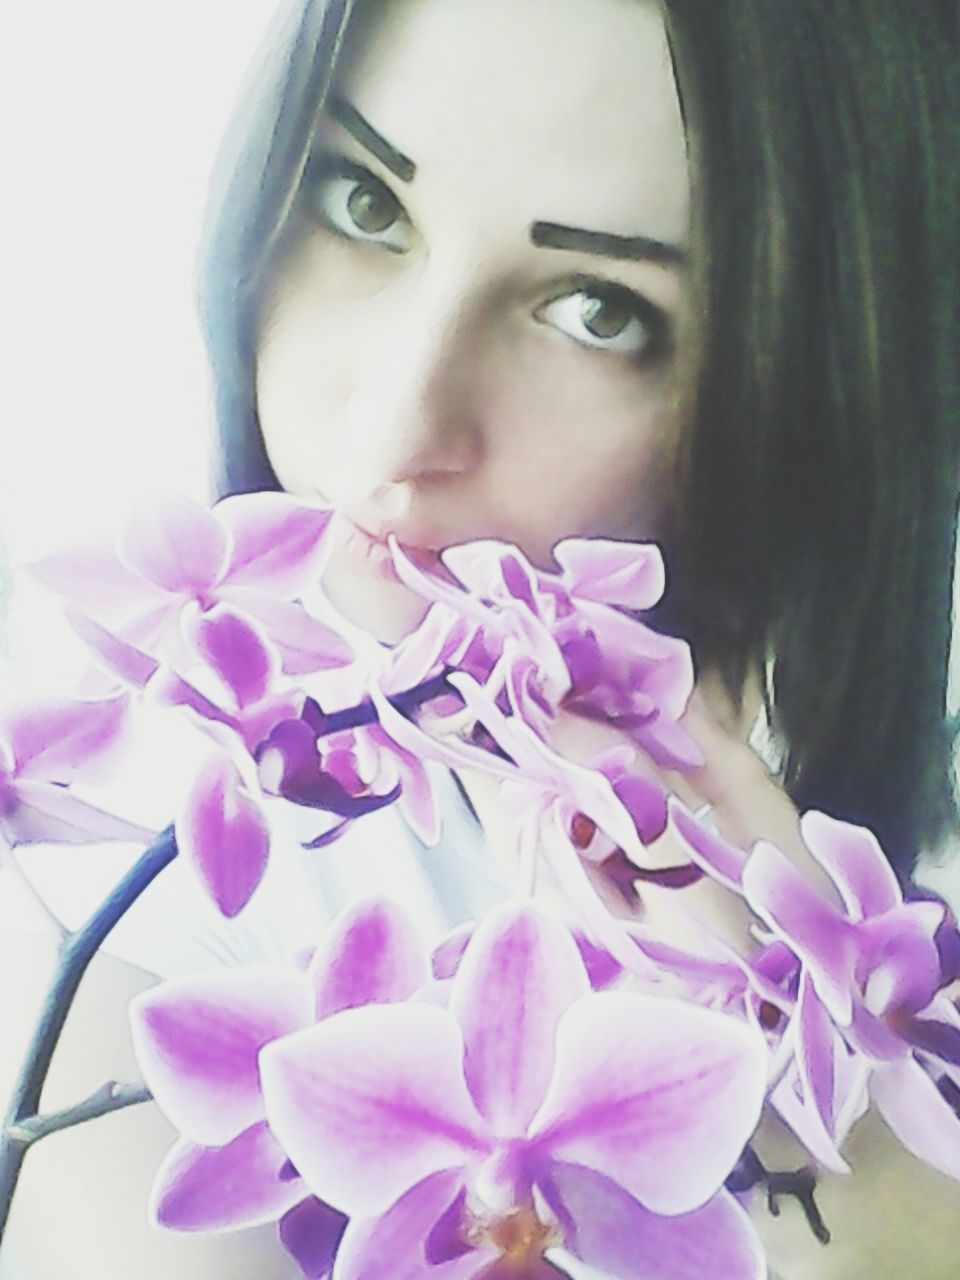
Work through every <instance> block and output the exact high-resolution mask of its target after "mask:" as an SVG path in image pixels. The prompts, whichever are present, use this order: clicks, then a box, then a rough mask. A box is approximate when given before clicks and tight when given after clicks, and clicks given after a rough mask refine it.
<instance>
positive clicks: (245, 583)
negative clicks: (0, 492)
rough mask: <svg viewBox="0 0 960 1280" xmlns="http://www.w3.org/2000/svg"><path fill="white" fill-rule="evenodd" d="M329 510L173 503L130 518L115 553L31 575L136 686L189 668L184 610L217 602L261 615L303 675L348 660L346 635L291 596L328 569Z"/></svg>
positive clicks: (287, 661) (279, 497)
mask: <svg viewBox="0 0 960 1280" xmlns="http://www.w3.org/2000/svg"><path fill="white" fill-rule="evenodd" d="M330 517H331V512H330V511H325V510H318V509H316V508H313V507H307V506H305V505H303V504H302V503H300V502H297V501H296V500H295V499H294V498H291V497H290V496H289V495H287V494H281V493H256V494H241V495H237V496H234V497H230V498H225V499H224V500H223V501H222V502H220V503H218V504H217V506H216V507H215V508H214V510H213V511H210V510H208V509H207V508H206V507H203V506H201V505H200V504H199V503H197V502H193V501H192V500H190V499H188V498H183V497H177V498H168V499H166V500H165V501H164V502H163V503H158V504H154V505H151V506H148V507H146V508H144V509H143V510H142V511H140V512H139V513H138V514H137V515H136V516H135V517H134V518H133V519H132V520H131V522H130V524H129V526H128V528H127V530H126V532H125V534H124V536H123V537H122V538H121V540H120V543H119V545H118V548H117V552H116V554H113V553H111V552H102V551H89V550H88V551H69V552H60V553H58V554H56V555H53V556H48V557H46V558H45V559H43V560H41V561H38V562H37V563H36V564H34V565H32V566H31V572H32V573H33V575H34V577H35V578H37V579H38V580H39V581H40V582H41V583H43V584H44V585H45V586H47V587H49V588H50V589H51V590H53V591H55V592H57V594H59V595H60V596H62V597H63V599H64V600H65V601H66V602H67V604H68V606H69V609H68V616H69V617H70V619H71V621H72V622H73V624H74V626H75V627H76V629H77V631H78V632H79V634H80V635H81V638H82V639H84V640H85V641H86V643H87V644H88V646H89V647H90V648H91V649H92V650H93V652H94V653H95V654H96V655H97V656H98V657H99V659H100V660H101V662H102V663H104V664H105V665H106V666H107V668H108V669H109V670H110V671H111V672H113V673H114V674H115V675H117V676H119V677H120V679H122V680H124V681H127V682H129V683H132V684H134V685H143V684H144V683H145V682H146V680H147V679H149V677H150V675H151V674H152V673H153V671H154V670H155V669H156V665H157V663H158V662H160V661H170V660H172V661H174V662H175V663H176V664H177V665H179V666H182V665H183V663H184V661H186V660H187V659H188V657H189V654H188V649H187V646H186V644H185V641H184V638H183V636H182V635H181V634H180V629H179V624H180V619H181V616H182V614H183V611H184V609H185V607H187V606H189V605H193V606H194V608H197V609H199V610H200V611H201V612H206V611H207V610H209V609H211V608H212V607H213V606H214V605H215V604H217V603H218V602H223V603H227V604H230V605H232V606H233V607H234V608H235V609H238V610H240V611H242V612H243V613H244V614H245V615H247V616H248V617H251V618H256V619H257V621H258V622H259V623H260V625H261V626H262V627H263V628H264V629H265V631H266V632H267V634H268V635H269V636H270V639H271V641H272V643H273V644H274V645H275V646H276V648H277V650H278V652H279V654H280V657H281V661H282V666H283V670H284V671H285V672H286V673H287V674H292V675H297V674H303V673H304V672H309V671H316V670H318V669H322V668H324V667H328V666H339V665H341V664H344V663H347V662H349V661H350V660H351V658H352V652H351V650H350V648H349V646H348V645H347V644H346V642H345V641H344V640H343V639H342V638H341V637H340V636H338V635H336V634H335V633H334V632H332V631H331V630H330V629H329V628H328V627H326V626H325V625H324V624H322V623H321V622H319V621H318V620H317V619H316V618H313V617H312V616H311V615H310V614H308V613H307V612H306V610H305V609H303V608H302V607H301V606H300V605H299V604H296V603H294V600H295V598H296V597H297V596H298V595H300V594H301V593H302V591H303V590H304V589H305V588H306V587H308V586H309V585H311V584H312V583H314V582H316V581H317V579H318V578H319V577H320V574H321V573H322V570H323V566H324V564H325V562H326V558H327V555H328V527H329V524H330Z"/></svg>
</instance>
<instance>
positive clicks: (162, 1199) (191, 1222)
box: [147, 1121, 306, 1231]
mask: <svg viewBox="0 0 960 1280" xmlns="http://www.w3.org/2000/svg"><path fill="white" fill-rule="evenodd" d="M289 1170H290V1161H289V1160H288V1159H287V1154H286V1152H285V1151H284V1150H283V1148H282V1147H281V1146H280V1144H279V1143H278V1142H277V1140H276V1138H275V1137H274V1136H273V1134H272V1133H271V1132H270V1130H269V1128H268V1127H267V1125H266V1123H265V1122H264V1121H260V1122H259V1123H257V1124H254V1125H251V1127H250V1128H249V1129H245V1130H244V1132H243V1133H241V1134H239V1135H238V1136H237V1137H236V1138H234V1139H233V1141H232V1142H228V1143H227V1144H226V1146H222V1147H202V1146H197V1145H196V1143H193V1142H190V1141H189V1140H188V1139H185V1138H182V1139H181V1140H180V1141H179V1142H178V1143H176V1145H175V1146H174V1147H173V1148H172V1150H171V1151H170V1152H169V1154H168V1155H167V1156H166V1158H165V1159H164V1161H163V1163H162V1164H161V1166H160V1168H159V1170H158V1172H157V1176H156V1178H155V1179H154V1183H153V1189H152V1190H151V1192H150V1199H149V1202H148V1209H147V1211H148V1213H149V1215H150V1217H151V1220H152V1221H153V1222H155V1223H156V1224H157V1226H161V1227H169V1228H171V1229H172V1230H174V1231H237V1230H239V1229H240V1228H241V1227H258V1226H262V1225H263V1224H264V1223H265V1222H275V1221H276V1220H277V1218H279V1217H280V1215H281V1214H282V1213H286V1211H287V1210H288V1209H290V1208H291V1207H292V1206H293V1205H295V1204H298V1203H299V1202H300V1201H301V1200H302V1199H303V1197H304V1195H305V1194H306V1189H305V1188H304V1185H303V1181H302V1179H300V1178H298V1177H297V1176H296V1174H295V1173H293V1174H292V1175H291V1174H290V1172H289Z"/></svg>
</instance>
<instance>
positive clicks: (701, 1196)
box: [260, 904, 766, 1280]
mask: <svg viewBox="0 0 960 1280" xmlns="http://www.w3.org/2000/svg"><path fill="white" fill-rule="evenodd" d="M494 992H495V993H496V998H495V999H492V998H491V993H494ZM260 1075H261V1080H262V1083H263V1093H264V1099H265V1105H266V1114H267V1118H268V1121H269V1123H270V1126H271V1128H272V1131H273V1133H274V1134H275V1135H276V1137H277V1139H278V1140H279V1142H280V1144H281V1145H282V1146H283V1148H284V1149H285V1150H286V1152H287V1154H288V1156H289V1158H290V1160H291V1161H292V1162H293V1164H294V1166H295V1167H296V1169H297V1170H298V1172H299V1173H300V1175H301V1176H302V1177H303V1180H304V1183H305V1185H306V1186H307V1187H308V1188H309V1189H310V1190H311V1191H312V1192H313V1194H314V1195H316V1196H317V1197H318V1198H319V1199H321V1200H322V1201H324V1202H325V1203H328V1204H331V1205H333V1206H335V1207H336V1208H338V1209H339V1210H340V1211H341V1212H343V1213H344V1214H346V1215H347V1217H348V1218H349V1219H350V1221H349V1224H348V1226H347V1229H346V1232H345V1234H344V1237H343V1241H342V1243H341V1245H340V1249H339V1251H338V1254H337V1258H336V1262H335V1265H334V1270H333V1275H334V1277H335V1280H360V1277H365V1276H369V1275H371V1274H374V1273H377V1274H380V1273H382V1271H383V1266H384V1259H386V1258H389V1260H390V1275H391V1277H394V1278H395V1280H429V1277H432V1276H434V1275H437V1276H440V1275H443V1276H451V1277H453V1276H455V1277H458V1278H461V1280H468V1278H471V1277H480V1276H484V1277H488V1276H503V1277H506V1276H508V1275H509V1276H519V1275H523V1276H529V1277H540V1276H543V1277H546V1276H549V1275H553V1274H555V1268H553V1267H552V1266H551V1265H550V1263H549V1255H550V1251H551V1250H552V1249H556V1248H563V1249H565V1250H567V1251H568V1253H570V1254H572V1255H574V1256H575V1257H577V1258H579V1259H580V1260H582V1261H583V1262H585V1263H587V1264H588V1265H590V1266H597V1267H601V1268H603V1269H604V1270H606V1271H608V1272H610V1273H612V1274H613V1275H616V1276H618V1277H622V1280H633V1278H634V1277H636V1278H637V1280H640V1277H643V1278H644V1280H649V1278H650V1277H654V1278H656V1280H694V1278H696V1280H701V1277H702V1276H703V1275H704V1274H706V1273H709V1274H710V1275H711V1277H713V1280H753V1278H757V1280H759V1277H762V1276H763V1275H764V1274H765V1266H764V1262H763V1257H762V1250H761V1248H760V1246H759V1242H758V1240H757V1238H756V1236H755V1235H754V1232H753V1229H752V1227H751V1225H750V1223H749V1220H748V1218H747V1217H746V1215H745V1213H744V1212H743V1210H742V1209H741V1208H740V1206H739V1205H738V1204H737V1203H736V1201H735V1200H734V1198H733V1197H732V1196H731V1195H730V1194H729V1193H728V1192H727V1191H726V1190H725V1189H724V1187H723V1183H724V1179H725V1178H726V1177H727V1175H728V1174H729V1172H730V1170H731V1168H732V1167H733V1165H734V1163H735V1162H736V1160H737V1158H738V1156H739V1154H740V1152H741V1150H742V1148H743V1146H744V1144H745V1143H746V1142H747V1140H748V1139H749V1137H750V1135H751V1133H752V1131H753V1129H754V1126H755V1125H756V1123H757V1120H758V1117H759V1112H760V1106H761V1103H762V1100H763V1093H764V1085H765V1078H766V1053H765V1050H764V1046H763V1042H762V1039H761V1038H760V1037H759V1036H758V1035H757V1034H756V1032H755V1031H753V1030H752V1029H751V1028H749V1027H747V1026H746V1025H745V1024H743V1023H739V1022H736V1021H735V1020H733V1019H731V1018H726V1017H724V1016H722V1015H720V1014H716V1013H713V1012H710V1011H708V1010H703V1009H697V1008H694V1007H693V1006H691V1005H688V1004H684V1003H681V1002H678V1001H672V1000H667V999H656V998H653V997H649V996H643V995H638V994H635V993H633V992H627V991H606V992H593V991H591V989H590V984H589V981H588V977H587V972H586V969H585V967H584V964H583V961H582V960H581V958H580V954H579V952H578V950H577V946H576V944H575V942H574V940H573V938H572V937H571V935H570V933H569V932H568V931H567V930H566V929H565V928H564V927H563V926H562V925H561V924H560V923H559V922H558V921H556V920H555V919H552V918H550V917H549V916H547V915H545V914H543V913H542V912H540V911H539V910H537V909H535V908H533V907H532V906H530V905H519V906H518V905H515V904H507V905H506V906H504V907H501V908H500V909H498V910H497V911H495V912H493V913H492V914H491V915H489V916H488V917H486V918H485V919H484V920H483V921H482V923H481V924H480V925H479V926H478V927H477V929H476V931H475V932H474V933H473V935H472V937H471V939H470V942H469V944H468V946H467V949H466V951H465V953H464V956H463V958H462V960H461V962H460V964H459V966H458V969H457V973H456V977H455V978H454V979H453V982H452V985H451V988H450V1002H449V1008H441V1007H438V1006H437V1005H435V1004H429V1003H422V1002H416V1001H413V1002H411V1001H407V1002H404V1003H400V1004H393V1005H380V1006H376V1007H375V1006H372V1005H369V1006H366V1007H364V1008H353V1009H348V1010H345V1011H344V1012H342V1013H340V1014H338V1015H335V1016H333V1017H330V1018H327V1019H325V1020H324V1021H322V1022H320V1023H319V1024H318V1025H316V1026H313V1027H307V1028H305V1029H303V1030H300V1031H295V1032H293V1033H292V1034H290V1035H288V1036H286V1037H284V1038H282V1039H279V1040H272V1041H271V1043H269V1044H267V1045H266V1046H265V1047H264V1048H263V1049H262V1050H261V1053H260Z"/></svg>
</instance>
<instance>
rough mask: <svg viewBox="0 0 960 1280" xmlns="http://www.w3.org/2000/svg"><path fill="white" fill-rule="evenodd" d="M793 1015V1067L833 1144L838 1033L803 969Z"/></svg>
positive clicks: (834, 1141) (834, 1135) (834, 1138)
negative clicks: (794, 1043)
mask: <svg viewBox="0 0 960 1280" xmlns="http://www.w3.org/2000/svg"><path fill="white" fill-rule="evenodd" d="M796 1018H797V1049H796V1053H797V1068H798V1070H799V1073H800V1082H801V1085H802V1087H803V1092H804V1094H805V1096H806V1097H807V1099H808V1101H809V1104H810V1105H811V1106H813V1107H815V1108H816V1112H817V1115H818V1116H819V1118H820V1120H821V1121H822V1123H823V1127H824V1129H825V1130H826V1132H827V1134H828V1135H829V1137H830V1141H831V1142H833V1143H834V1144H837V1130H836V1116H835V1114H834V1086H835V1083H836V1080H835V1075H834V1058H835V1054H836V1051H837V1049H838V1045H837V1039H838V1036H837V1031H836V1028H835V1027H834V1025H833V1023H832V1022H831V1020H830V1015H829V1014H828V1013H827V1011H826V1009H825V1008H824V1006H823V1004H822V1003H821V1001H820V998H819V996H818V995H817V993H816V992H815V991H814V989H813V984H812V983H811V981H810V975H809V973H808V972H807V970H805V969H804V970H803V971H802V972H801V974H800V989H799V992H798V994H797V1010H796Z"/></svg>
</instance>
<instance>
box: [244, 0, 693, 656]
mask: <svg viewBox="0 0 960 1280" xmlns="http://www.w3.org/2000/svg"><path fill="white" fill-rule="evenodd" d="M372 12H373V13H374V14H375V18H374V20H373V21H363V20H362V21H361V22H360V24H359V25H356V24H355V29H354V30H353V31H351V33H350V38H349V40H348V44H347V49H346V56H345V57H344V59H343V61H342V63H341V67H340V70H339V74H338V77H337V81H336V85H335V93H334V97H333V98H332V100H331V103H330V105H329V106H328V107H327V109H326V110H325V113H324V117H323V119H322V121H321V122H320V125H319V128H318V130H317V138H316V143H315V146H314V150H313V154H312V157H311V160H310V163H309V165H308V169H307V173H306V175H305V178H304V183H303V185H302V187H301V191H300V194H299V195H298V197H297V202H296V205H295V208H294V211H293V215H292V219H291V224H290V227H289V231H288V234H287V237H286V243H287V246H288V247H287V248H286V250H285V252H284V253H283V255H282V257H281V260H280V264H279V267H278V269H277V273H276V277H275V279H274V281H273V283H272V287H271V289H270V291H269V293H268V296H267V298H266V302H265V306H264V308H263V312H262V316H261V325H260V338H259V353H258V364H257V397H258V409H259V415H260V422H261V426H262V430H263V436H264V441H265V444H266V449H267V453H268V455H269V458H270V461H271V464H272V465H273V468H274V470H275V472H276V474H277V477H278V479H279V480H280V482H281V484H282V485H283V487H284V488H285V489H287V490H288V491H289V492H291V493H294V494H297V495H300V496H302V497H304V498H307V499H311V500H323V501H326V502H329V503H331V504H332V505H334V506H336V507H337V508H339V509H340V510H341V511H342V512H343V513H344V514H345V516H346V517H347V518H348V519H347V520H345V521H344V522H343V526H342V533H341V537H340V541H339V543H338V545H337V547H336V549H335V552H334V555H333V559H332V562H331V565H330V569H329V572H328V575H327V578H326V580H325V582H326V586H327V590H328V592H329V594H330V596H331V598H332V599H333V601H334V603H335V604H336V605H337V606H338V607H340V608H341V609H342V610H343V611H344V612H346V613H347V614H348V615H352V616H353V617H354V618H355V620H356V621H358V622H359V623H361V625H364V626H367V627H368V628H370V629H371V630H372V631H374V632H375V633H376V634H379V635H380V636H381V638H383V639H395V638H396V637H397V636H398V635H400V634H403V632H404V631H405V630H407V629H408V628H409V627H410V626H411V625H413V624H414V623H415V622H416V621H417V620H418V618H419V614H420V608H421V606H420V604H419V602H415V601H413V600H412V598H411V597H410V596H409V595H408V593H407V592H406V591H405V589H404V588H403V587H401V586H400V584H399V583H397V582H396V581H395V580H391V575H390V573H389V571H388V569H387V568H386V565H385V560H386V558H385V556H384V555H383V553H382V547H378V546H377V545H375V544H374V545H371V542H370V539H369V538H367V537H365V536H363V534H362V533H360V534H357V533H356V532H354V528H355V527H356V528H359V529H360V530H362V531H366V533H367V534H371V535H374V537H375V538H376V537H380V538H382V537H384V536H386V534H387V533H389V532H395V533H396V535H397V536H398V538H399V539H400V541H401V542H402V543H405V544H407V545H409V546H411V547H414V548H420V549H424V550H427V551H437V550H439V549H442V548H444V547H446V546H449V545H451V544H454V543H458V542H465V541H469V540H473V539H476V538H482V537H495V538H500V539H504V540H507V541H512V542H516V543H517V544H518V545H519V546H520V547H521V548H523V550H524V551H525V552H526V553H527V555H528V556H530V558H531V559H532V560H533V561H534V562H535V563H537V564H539V565H540V566H541V567H543V568H549V567H551V564H552V558H551V550H552V548H553V546H554V545H555V544H556V543H557V542H558V541H559V540H560V539H561V538H563V537H566V536H569V535H574V534H586V535H607V536H613V537H625V538H644V537H650V536H653V535H654V534H655V532H656V529H657V526H658V517H659V514H660V511H661V509H662V499H663V493H664V484H665V477H666V474H667V469H666V462H667V457H668V453H669V446H670V444H671V443H672V439H673V436H674V433H675V409H674V408H673V402H674V398H675V386H674V379H673V372H674V367H675V357H674V350H675V346H676V341H677V332H678V328H679V325H680V321H681V311H682V307H683V303H684V296H685V290H684V281H685V270H684V251H685V243H686V240H687V235H688V222H689V178H688V172H687V164H686V152H685V145H684V137H683V130H682V124H681V118H680V111H679V105H678V101H677V93H676V88H675V85H674V80H673V74H672V70H671V66H670V60H669V54H668V50H667V44H666V39H665V34H664V29H663V23H662V18H661V17H660V14H659V12H658V9H657V8H656V6H655V5H654V4H652V3H649V2H648V0H377V4H376V6H375V9H373V10H372Z"/></svg>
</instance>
